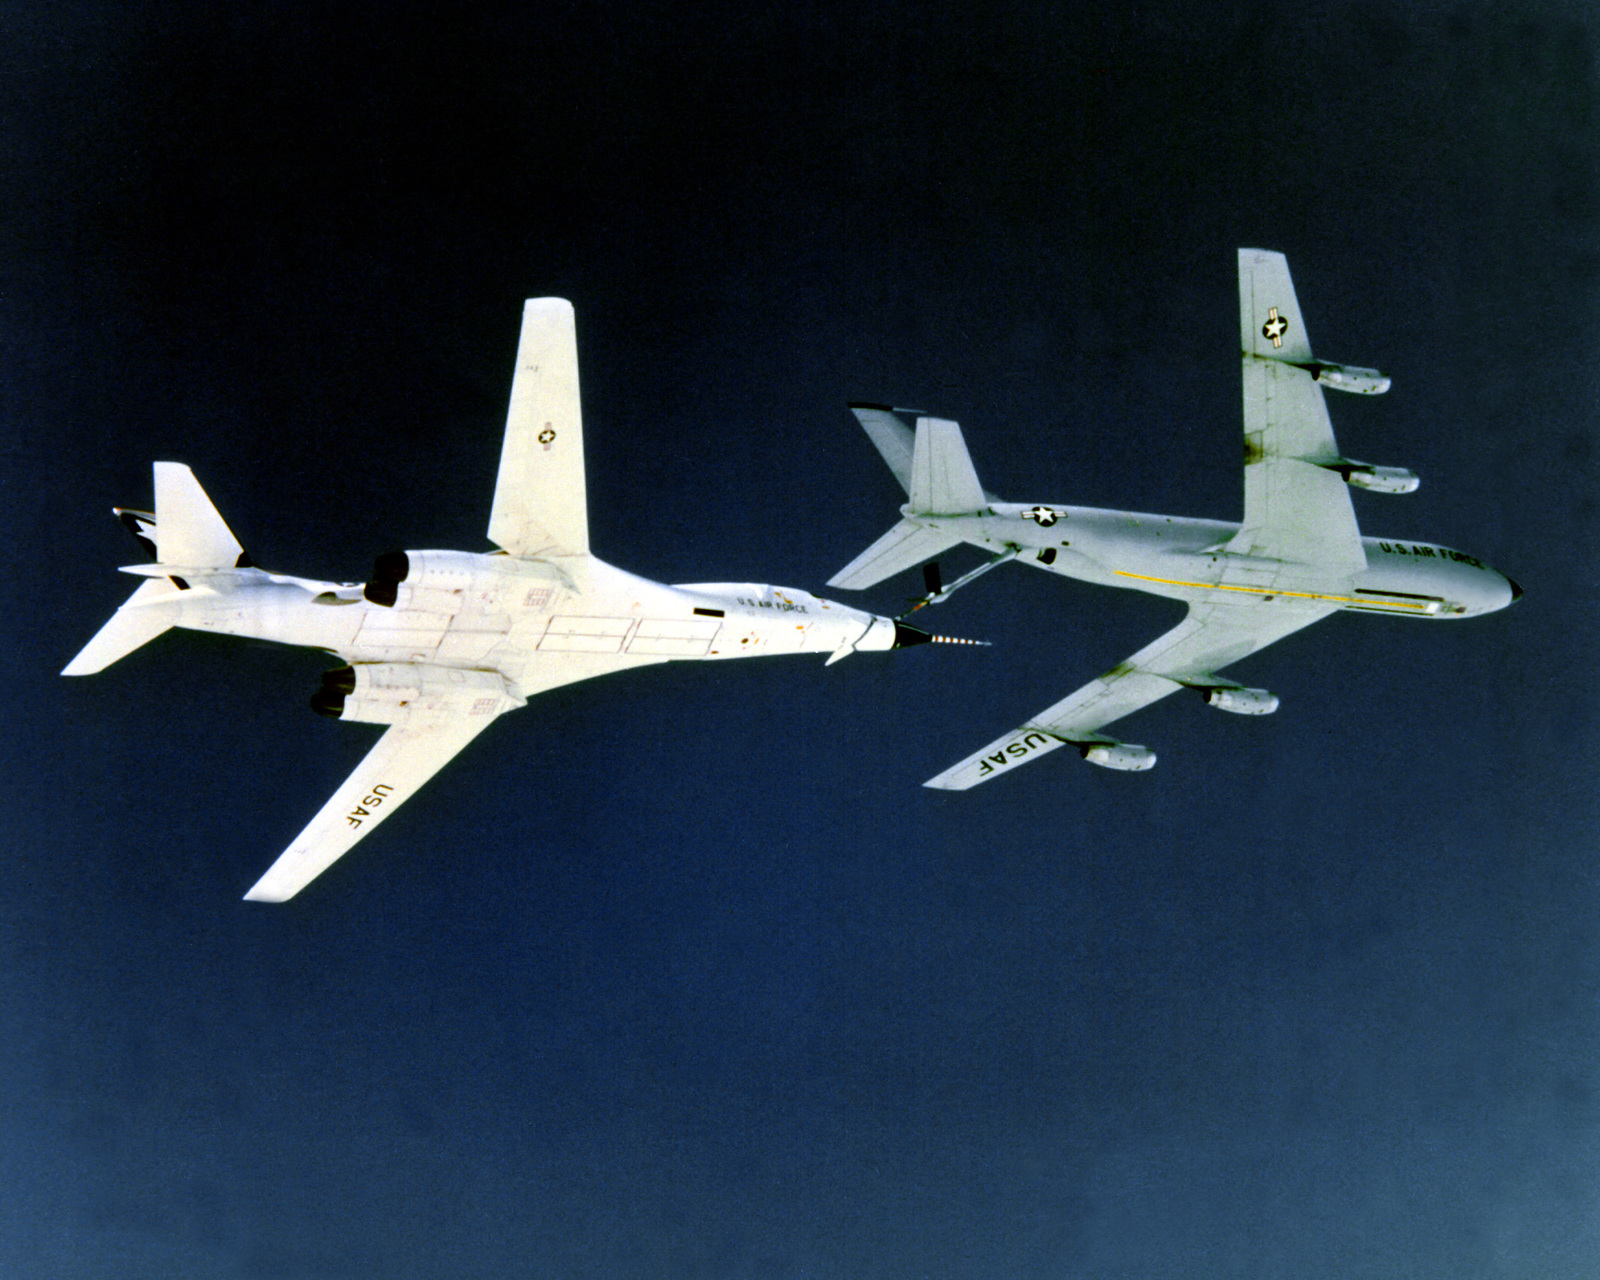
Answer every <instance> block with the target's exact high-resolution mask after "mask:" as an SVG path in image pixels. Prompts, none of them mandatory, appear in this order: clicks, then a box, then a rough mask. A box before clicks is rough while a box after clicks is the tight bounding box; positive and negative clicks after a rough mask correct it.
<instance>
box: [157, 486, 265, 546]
mask: <svg viewBox="0 0 1600 1280" xmlns="http://www.w3.org/2000/svg"><path fill="white" fill-rule="evenodd" d="M155 473H156V512H155V515H156V519H155V526H156V541H157V546H158V547H159V549H160V551H159V554H160V557H161V559H162V560H163V561H164V562H165V563H167V564H185V565H204V566H208V567H210V568H214V569H232V568H234V567H236V566H239V565H241V564H244V565H248V564H249V563H250V558H249V557H248V556H246V555H245V553H244V548H243V547H241V546H240V545H239V540H238V539H237V538H235V537H234V536H233V533H232V531H231V530H230V529H229V528H228V525H227V522H226V521H224V520H223V518H222V516H221V515H219V514H218V512H217V509H216V507H214V506H212V505H211V499H210V498H208V497H206V491H205V490H204V489H202V488H201V487H200V482H199V481H198V480H196V479H195V478H194V472H192V471H190V470H189V468H188V467H186V466H184V465H183V464H182V463H181V462H158V463H156V464H155Z"/></svg>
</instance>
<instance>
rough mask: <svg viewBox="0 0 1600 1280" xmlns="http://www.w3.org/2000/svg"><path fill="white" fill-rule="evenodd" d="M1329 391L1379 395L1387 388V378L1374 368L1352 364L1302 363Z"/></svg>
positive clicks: (1320, 361) (1323, 361)
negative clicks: (1363, 367) (1360, 367)
mask: <svg viewBox="0 0 1600 1280" xmlns="http://www.w3.org/2000/svg"><path fill="white" fill-rule="evenodd" d="M1301 367H1302V368H1304V369H1306V370H1307V371H1308V372H1309V373H1310V374H1311V376H1312V377H1313V378H1314V379H1316V381H1318V382H1320V383H1321V384H1322V385H1323V386H1325V387H1327V388H1328V389H1329V390H1330V391H1352V392H1354V393H1355V394H1356V395H1360V396H1381V395H1382V394H1383V393H1384V392H1385V391H1387V390H1388V389H1389V379H1388V378H1386V377H1384V376H1383V374H1381V373H1379V372H1378V371H1377V370H1376V369H1357V368H1356V367H1355V366H1354V365H1345V364H1330V363H1329V362H1328V361H1326V360H1316V361H1313V362H1312V363H1311V364H1308V365H1302V366H1301Z"/></svg>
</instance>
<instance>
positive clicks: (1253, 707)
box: [1205, 688, 1278, 716]
mask: <svg viewBox="0 0 1600 1280" xmlns="http://www.w3.org/2000/svg"><path fill="white" fill-rule="evenodd" d="M1205 695H1206V702H1207V703H1208V704H1209V705H1210V706H1213V707H1215V708H1216V709H1217V710H1218V711H1232V712H1233V713H1234V714H1235V715H1241V716H1270V715H1271V714H1272V713H1273V712H1274V711H1276V710H1277V709H1278V695H1277V694H1275V693H1268V692H1267V691H1266V690H1265V689H1239V688H1224V689H1207V690H1206V691H1205Z"/></svg>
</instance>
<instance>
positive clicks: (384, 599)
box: [361, 551, 411, 609]
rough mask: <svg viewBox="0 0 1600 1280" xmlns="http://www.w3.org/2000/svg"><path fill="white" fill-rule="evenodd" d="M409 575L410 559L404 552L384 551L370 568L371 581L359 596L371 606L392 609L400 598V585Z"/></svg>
mask: <svg viewBox="0 0 1600 1280" xmlns="http://www.w3.org/2000/svg"><path fill="white" fill-rule="evenodd" d="M410 573H411V557H410V556H408V555H407V554H406V553H405V552H404V551H385V552H384V553H383V554H382V555H381V556H379V557H378V558H377V560H376V561H375V562H374V563H373V566H372V579H371V581H370V582H368V583H367V585H366V586H365V587H363V588H362V589H361V594H362V595H364V596H365V597H366V598H367V599H368V600H370V601H372V603H373V604H381V605H383V606H384V607H385V608H388V609H392V608H394V602H395V601H396V600H397V599H399V597H400V584H401V583H402V582H404V581H405V580H406V578H407V576H408V575H409V574H410Z"/></svg>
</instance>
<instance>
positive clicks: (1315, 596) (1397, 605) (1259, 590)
mask: <svg viewBox="0 0 1600 1280" xmlns="http://www.w3.org/2000/svg"><path fill="white" fill-rule="evenodd" d="M1111 572H1112V573H1114V574H1116V576H1117V577H1119V578H1137V579H1138V580H1139V581H1140V582H1159V583H1162V584H1163V585H1164V586H1168V587H1194V588H1195V589H1196V590H1199V591H1243V592H1245V593H1246V594H1249V595H1258V596H1294V597H1295V598H1296V599H1300V600H1332V601H1334V602H1336V603H1338V604H1359V605H1361V606H1363V607H1364V608H1369V609H1370V608H1373V607H1377V606H1386V607H1388V608H1390V609H1426V608H1427V607H1428V606H1427V605H1426V604H1412V603H1411V602H1410V601H1409V600H1357V599H1356V598H1355V597H1354V596H1325V595H1323V594H1321V593H1320V592H1317V591H1284V590H1282V589H1281V588H1279V587H1236V586H1232V585H1230V584H1228V583H1225V582H1182V581H1180V580H1178V579H1177V578H1153V577H1151V576H1150V575H1149V574H1147V573H1129V572H1128V571H1127V570H1126V569H1113V570H1112V571H1111Z"/></svg>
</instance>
